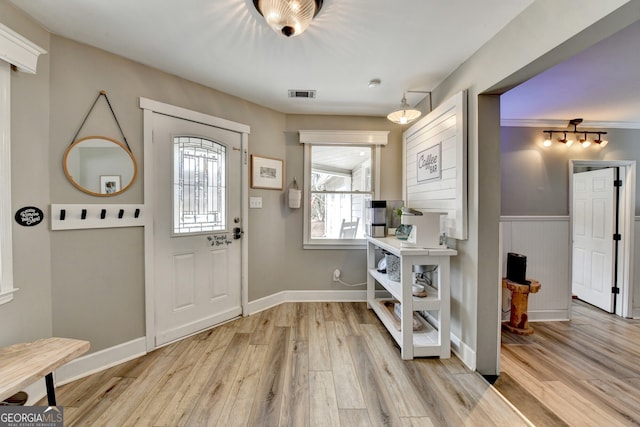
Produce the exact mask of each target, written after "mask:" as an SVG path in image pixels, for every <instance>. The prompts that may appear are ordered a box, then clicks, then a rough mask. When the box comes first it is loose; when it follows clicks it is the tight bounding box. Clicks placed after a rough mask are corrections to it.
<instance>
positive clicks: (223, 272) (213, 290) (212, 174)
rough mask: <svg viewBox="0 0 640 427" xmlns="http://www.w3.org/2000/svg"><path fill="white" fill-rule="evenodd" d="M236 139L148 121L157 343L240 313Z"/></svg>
mask: <svg viewBox="0 0 640 427" xmlns="http://www.w3.org/2000/svg"><path fill="white" fill-rule="evenodd" d="M240 150H241V134H239V133H236V132H232V131H229V130H225V129H220V128H217V127H213V126H208V125H203V124H199V123H194V122H191V121H188V120H182V119H178V118H174V117H169V116H165V115H162V114H154V115H153V161H154V171H155V173H154V175H155V176H154V181H153V182H154V190H153V191H154V197H153V200H154V283H155V325H156V327H155V331H156V333H155V345H156V346H159V345H162V344H165V343H167V342H170V341H174V340H176V339H178V338H181V337H184V336H186V335H189V334H192V333H194V332H197V331H199V330H202V329H205V328H207V327H210V326H212V325H215V324H217V323H220V322H223V321H226V320H229V319H231V318H233V317H236V316H238V315H240V314H241V313H242V309H241V266H242V263H241V256H242V251H241V244H240V240H238V239H237V238H238V237H240V236H241V234H240V233H236V232H235V231H239V230H241V227H242V221H241V196H240V195H241V154H240V153H241V151H240Z"/></svg>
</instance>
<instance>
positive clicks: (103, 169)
mask: <svg viewBox="0 0 640 427" xmlns="http://www.w3.org/2000/svg"><path fill="white" fill-rule="evenodd" d="M63 166H64V174H65V175H66V176H67V178H68V179H69V181H70V182H71V183H72V184H73V185H74V186H75V187H76V188H77V189H78V190H80V191H83V192H85V193H87V194H91V195H93V196H101V197H107V196H115V195H116V194H120V193H122V192H123V191H125V190H127V189H128V188H129V187H130V186H131V184H133V181H134V180H135V179H136V174H137V173H138V168H137V165H136V159H135V158H134V157H133V154H131V152H130V151H129V150H128V149H127V147H126V146H125V145H124V144H122V143H121V142H120V141H117V140H115V139H111V138H107V137H106V136H88V137H86V138H82V139H79V140H77V141H75V142H74V143H73V144H71V145H70V146H69V148H67V151H65V153H64V160H63Z"/></svg>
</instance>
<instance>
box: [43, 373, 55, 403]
mask: <svg viewBox="0 0 640 427" xmlns="http://www.w3.org/2000/svg"><path fill="white" fill-rule="evenodd" d="M44 381H45V383H46V384H47V400H48V402H49V406H56V388H55V386H54V385H53V372H50V373H48V374H47V375H46V376H45V377H44Z"/></svg>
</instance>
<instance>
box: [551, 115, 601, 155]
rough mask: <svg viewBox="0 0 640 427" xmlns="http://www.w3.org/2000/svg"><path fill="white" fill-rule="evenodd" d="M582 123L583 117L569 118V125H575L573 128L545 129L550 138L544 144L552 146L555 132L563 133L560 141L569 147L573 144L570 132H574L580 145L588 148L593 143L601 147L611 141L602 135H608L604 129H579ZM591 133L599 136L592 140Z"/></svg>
mask: <svg viewBox="0 0 640 427" xmlns="http://www.w3.org/2000/svg"><path fill="white" fill-rule="evenodd" d="M580 123H582V119H571V120H569V126H573V130H553V129H547V130H543V131H542V132H543V133H545V134H547V135H546V136H548V138H546V139H545V140H544V142H543V144H542V145H544V146H545V147H550V146H551V145H552V144H553V134H554V133H557V134H562V136H561V137H559V138H558V142H560V143H562V144H564V145H566V146H567V147H571V145H572V144H573V140H572V139H568V138H567V134H569V133H573V134H574V135H575V138H576V139H578V140H579V141H580V145H582V148H587V147H589V146H590V145H591V144H592V143H593V144H596V145H598V146H600V147H604V146H606V145H607V144H608V143H609V141H607V140H603V139H602V135H606V134H607V132H605V131H603V130H597V131H585V130H578V125H579V124H580ZM589 135H597V138H594V139H592V140H590V139H589Z"/></svg>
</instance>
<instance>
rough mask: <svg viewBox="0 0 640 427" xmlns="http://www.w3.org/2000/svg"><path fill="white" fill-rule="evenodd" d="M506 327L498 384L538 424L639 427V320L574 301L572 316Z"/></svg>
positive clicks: (498, 387) (503, 392)
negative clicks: (528, 331)
mask: <svg viewBox="0 0 640 427" xmlns="http://www.w3.org/2000/svg"><path fill="white" fill-rule="evenodd" d="M531 325H532V326H533V328H534V334H533V335H531V336H528V337H519V336H516V335H513V334H510V333H507V332H503V333H502V352H501V359H500V361H501V374H500V377H499V378H498V380H497V382H496V383H495V387H496V388H497V389H498V390H500V391H501V393H502V394H503V395H505V397H507V398H508V399H509V400H510V401H511V402H512V403H513V404H514V405H515V406H516V407H518V409H519V410H520V411H521V412H522V413H523V414H525V415H526V416H527V418H529V419H530V420H531V421H532V422H533V423H534V424H535V425H537V426H564V425H571V426H598V427H600V426H627V425H640V321H638V320H629V319H623V318H620V317H617V316H614V315H610V314H607V313H605V312H603V311H601V310H598V309H596V308H594V307H591V306H590V305H588V304H586V303H583V302H580V301H577V300H574V302H573V307H572V320H571V321H570V322H541V323H538V322H536V323H531Z"/></svg>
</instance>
